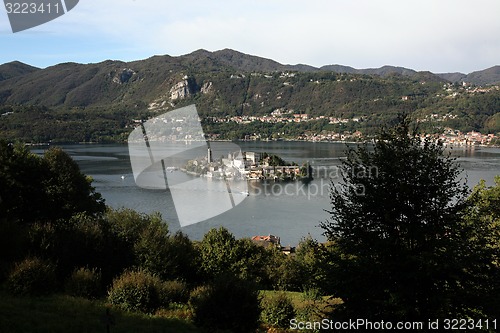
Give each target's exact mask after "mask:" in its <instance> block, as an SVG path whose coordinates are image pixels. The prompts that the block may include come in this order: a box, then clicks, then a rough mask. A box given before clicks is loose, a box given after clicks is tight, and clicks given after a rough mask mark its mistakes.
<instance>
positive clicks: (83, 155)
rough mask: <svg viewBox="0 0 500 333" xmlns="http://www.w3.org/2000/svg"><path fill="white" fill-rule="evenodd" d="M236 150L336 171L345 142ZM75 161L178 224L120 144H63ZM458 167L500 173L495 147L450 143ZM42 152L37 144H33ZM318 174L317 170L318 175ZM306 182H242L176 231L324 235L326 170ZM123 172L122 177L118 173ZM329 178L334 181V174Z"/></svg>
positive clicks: (110, 192)
mask: <svg viewBox="0 0 500 333" xmlns="http://www.w3.org/2000/svg"><path fill="white" fill-rule="evenodd" d="M239 145H240V146H241V149H242V151H255V152H268V153H271V154H277V155H279V156H281V157H282V158H284V159H285V160H287V161H289V162H292V161H293V162H296V163H298V164H299V165H300V164H302V163H304V162H306V161H309V162H310V163H311V164H312V165H313V166H314V167H323V168H325V170H330V172H331V170H336V167H338V166H339V165H340V164H341V160H342V158H344V157H345V154H344V151H345V149H346V145H345V144H341V143H312V142H242V143H239ZM63 148H64V150H65V151H66V152H68V153H69V154H70V155H71V156H72V157H73V158H74V159H75V160H76V161H77V163H78V164H79V165H80V168H81V169H82V171H83V172H84V173H86V174H88V175H90V176H92V177H93V179H94V183H93V185H94V186H95V187H96V189H97V191H98V192H100V193H102V195H103V197H104V198H105V199H106V203H107V204H108V205H110V206H112V207H115V208H120V207H127V208H132V209H135V210H137V211H141V212H146V213H151V212H155V211H159V212H160V213H161V214H162V216H163V218H164V219H165V220H166V221H168V223H169V227H170V230H172V231H176V230H179V229H181V228H180V225H179V221H178V219H177V215H176V212H175V208H174V204H173V201H172V198H171V196H170V195H169V192H168V191H166V190H147V189H142V188H140V187H138V186H136V184H135V182H134V179H133V175H132V169H131V166H130V160H129V154H128V149H127V146H126V145H67V146H63ZM449 151H450V153H451V154H452V156H454V157H456V158H457V162H458V163H459V164H460V165H461V167H462V168H463V169H464V173H463V176H464V177H466V179H467V183H468V185H469V186H471V187H472V186H474V185H475V184H477V183H478V182H479V181H480V180H481V179H485V180H486V182H487V184H488V185H493V184H494V177H495V175H497V174H500V148H483V147H472V148H462V147H455V148H453V149H451V150H449ZM34 152H37V153H43V149H38V148H37V149H34ZM320 175H321V174H320ZM324 175H326V176H322V177H319V178H316V179H314V180H313V181H312V182H310V183H302V182H300V181H298V182H289V183H275V182H273V181H268V182H260V181H253V182H252V181H250V182H249V183H248V192H249V196H248V197H247V198H246V199H245V200H244V201H243V202H242V203H241V204H240V205H238V206H236V207H235V208H234V209H231V210H229V211H227V212H225V213H223V214H221V215H218V216H215V217H213V218H211V219H209V220H206V221H204V222H202V223H198V224H195V225H191V226H188V227H184V228H182V229H181V230H182V231H183V232H184V233H186V234H188V235H189V236H190V237H191V238H193V239H201V237H202V236H203V234H204V233H206V232H207V231H208V230H209V229H210V228H213V227H219V226H221V225H222V226H225V227H226V228H228V229H229V230H230V231H231V232H232V233H233V234H235V236H236V237H251V236H254V235H268V234H274V235H276V236H279V237H281V240H282V244H283V245H288V244H291V245H295V244H297V243H298V242H299V241H300V239H301V238H302V237H305V236H307V235H308V234H311V236H313V237H315V238H317V239H319V240H321V241H322V240H324V238H323V236H322V235H321V233H322V230H321V229H320V228H319V227H318V225H319V223H320V222H321V221H324V220H326V219H328V214H327V212H326V211H325V210H327V209H329V186H330V179H327V178H326V177H327V176H328V175H329V176H332V173H324ZM122 176H123V178H122ZM335 178H336V179H333V182H334V183H335V182H338V177H335ZM185 200H186V201H190V202H192V204H193V209H197V208H196V201H194V198H193V197H192V196H190V195H189V194H186V198H185Z"/></svg>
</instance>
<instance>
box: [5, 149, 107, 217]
mask: <svg viewBox="0 0 500 333" xmlns="http://www.w3.org/2000/svg"><path fill="white" fill-rule="evenodd" d="M91 183H92V179H91V178H89V177H87V176H85V175H84V174H83V173H81V172H80V169H79V167H78V165H77V164H76V162H75V161H73V160H72V159H71V157H70V156H69V155H68V154H66V153H65V152H64V151H63V150H62V149H60V148H50V149H49V150H47V152H46V153H45V155H44V156H43V157H40V156H38V155H36V154H34V153H32V152H30V151H29V149H28V148H27V147H26V146H24V145H22V144H16V145H10V144H8V143H7V142H5V141H0V213H1V214H2V215H3V216H4V217H6V218H8V219H10V220H15V221H19V222H22V223H28V224H29V223H33V222H36V221H54V220H57V219H69V218H70V217H71V216H72V215H73V214H76V213H86V214H99V213H102V212H104V210H105V205H104V200H103V199H102V197H101V195H100V194H99V193H96V192H95V189H94V187H92V185H91Z"/></svg>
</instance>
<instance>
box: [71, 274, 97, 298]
mask: <svg viewBox="0 0 500 333" xmlns="http://www.w3.org/2000/svg"><path fill="white" fill-rule="evenodd" d="M65 289H66V292H67V293H68V294H69V295H71V296H78V297H85V298H89V299H93V298H97V297H98V296H99V295H100V293H101V272H100V271H98V270H97V269H96V268H93V269H90V268H85V267H81V268H78V269H75V270H74V271H73V273H72V274H71V276H70V277H69V279H68V281H66V286H65Z"/></svg>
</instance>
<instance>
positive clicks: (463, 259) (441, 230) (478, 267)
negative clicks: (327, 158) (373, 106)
mask: <svg viewBox="0 0 500 333" xmlns="http://www.w3.org/2000/svg"><path fill="white" fill-rule="evenodd" d="M460 172H461V170H460V168H459V167H458V165H457V164H455V161H454V160H453V159H452V158H450V157H448V156H446V155H445V154H444V152H443V147H442V146H441V145H440V144H435V143H433V142H431V141H429V140H421V139H420V138H419V137H418V136H417V135H415V134H414V133H411V132H410V128H409V122H408V121H407V120H402V121H401V122H400V123H399V124H398V125H397V126H396V127H395V128H393V129H391V130H385V131H383V132H382V133H381V134H380V136H379V137H378V141H377V142H376V143H375V145H374V148H373V151H371V150H369V149H368V147H367V146H361V147H358V149H357V150H350V151H349V154H348V158H347V160H346V161H345V163H344V164H343V166H342V175H343V183H342V184H340V185H337V186H335V185H332V191H331V196H330V197H331V203H332V208H331V211H330V214H331V220H329V221H327V222H324V223H323V224H322V227H323V228H324V230H325V234H326V235H327V237H328V239H329V241H331V242H332V244H333V245H332V246H331V247H330V268H331V270H330V273H329V274H330V279H331V281H333V284H332V288H333V290H335V291H336V295H337V296H339V297H341V298H342V299H343V300H344V304H343V310H344V311H343V312H342V313H343V315H344V316H345V317H346V318H360V317H363V318H369V319H384V320H417V319H418V320H426V319H428V318H450V317H451V318H453V317H455V318H462V317H466V316H468V315H471V316H475V317H477V315H478V314H479V315H480V316H485V317H486V316H488V315H489V316H493V315H494V313H493V312H488V310H486V308H484V307H483V306H482V305H483V304H486V303H487V302H489V301H490V300H491V299H492V298H491V296H492V295H488V294H489V291H490V290H491V287H490V286H489V284H488V282H489V281H488V279H487V278H485V277H486V275H487V274H489V273H494V271H495V269H493V267H492V265H493V263H494V262H495V260H497V258H498V256H496V257H495V255H494V253H493V252H492V251H490V247H492V246H494V245H493V244H495V242H496V244H498V237H496V238H495V239H494V238H493V237H491V236H490V235H489V234H488V232H486V231H487V230H488V229H489V227H488V228H486V229H485V228H484V227H485V226H486V225H490V223H491V221H489V222H488V223H486V224H483V225H481V224H476V223H469V222H468V221H467V219H466V218H465V217H466V213H467V211H468V209H469V207H470V203H469V202H468V201H467V200H466V199H467V188H466V185H465V183H464V182H462V181H461V180H460V179H459V178H458V177H459V174H460ZM485 274H486V275H485ZM495 274H498V266H497V267H496V273H495ZM477 295H481V297H479V298H478V297H477ZM483 311H485V312H483ZM339 314H340V313H339Z"/></svg>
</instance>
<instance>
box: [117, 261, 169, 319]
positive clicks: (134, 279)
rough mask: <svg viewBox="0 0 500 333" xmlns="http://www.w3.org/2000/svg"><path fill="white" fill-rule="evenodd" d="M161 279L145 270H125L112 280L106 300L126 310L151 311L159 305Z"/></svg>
mask: <svg viewBox="0 0 500 333" xmlns="http://www.w3.org/2000/svg"><path fill="white" fill-rule="evenodd" d="M161 285H162V282H161V280H160V279H159V278H158V277H156V276H154V275H151V274H149V273H147V272H145V271H142V270H140V271H127V272H125V273H123V274H122V275H121V276H120V277H118V278H116V279H115V280H114V281H113V286H112V287H111V289H110V290H109V292H108V301H109V302H110V303H111V304H115V305H117V306H119V307H121V308H122V309H124V310H127V311H142V312H146V313H152V312H154V311H155V310H156V309H158V307H159V306H160V295H159V291H160V288H161Z"/></svg>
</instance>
